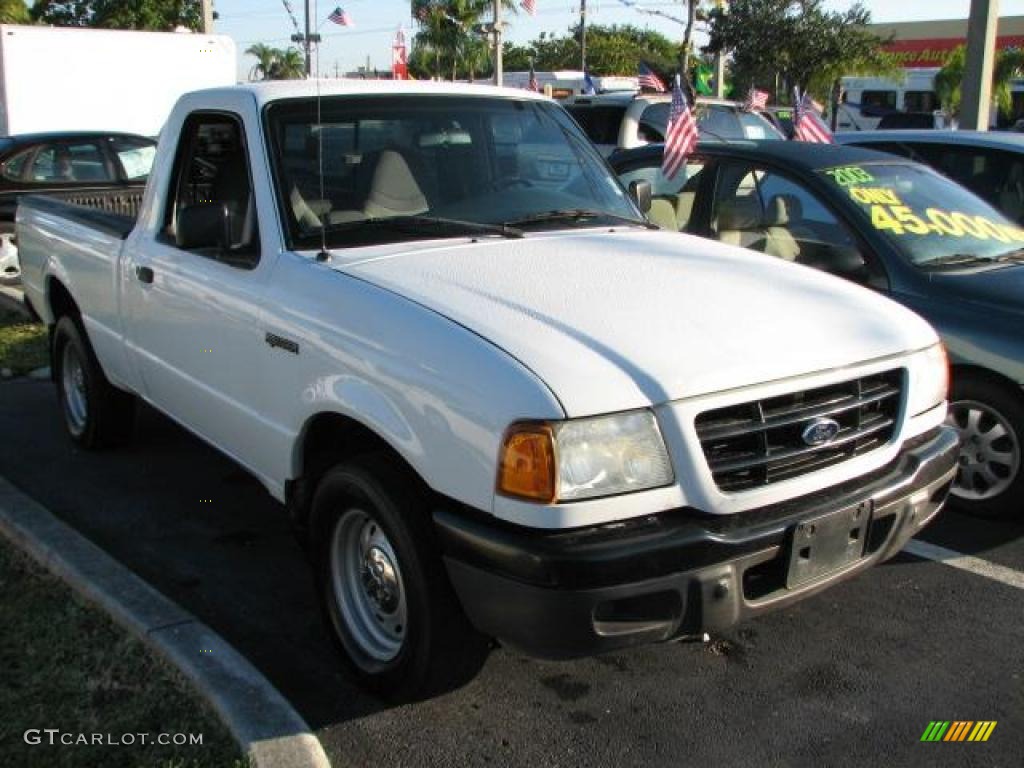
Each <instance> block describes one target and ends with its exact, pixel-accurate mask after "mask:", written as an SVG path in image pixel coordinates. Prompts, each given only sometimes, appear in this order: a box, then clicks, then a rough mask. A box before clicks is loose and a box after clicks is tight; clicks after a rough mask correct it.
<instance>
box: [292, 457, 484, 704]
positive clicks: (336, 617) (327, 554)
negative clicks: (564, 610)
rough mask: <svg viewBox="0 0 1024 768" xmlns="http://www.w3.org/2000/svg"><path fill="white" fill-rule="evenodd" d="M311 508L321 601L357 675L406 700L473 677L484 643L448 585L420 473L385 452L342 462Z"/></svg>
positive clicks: (325, 481)
mask: <svg viewBox="0 0 1024 768" xmlns="http://www.w3.org/2000/svg"><path fill="white" fill-rule="evenodd" d="M312 515H313V518H312V520H313V527H312V532H313V542H314V546H315V552H316V567H317V575H318V582H319V586H320V592H321V601H322V604H323V608H324V610H325V614H326V617H327V621H328V624H329V626H330V629H331V630H332V631H333V635H334V637H335V639H336V640H337V641H338V643H339V645H340V646H341V651H342V657H343V660H344V662H345V664H346V666H347V668H348V670H349V672H350V674H351V675H352V677H354V678H355V680H356V681H357V682H358V683H359V684H360V685H362V686H363V687H365V688H367V689H369V690H371V691H372V692H374V693H377V694H379V695H381V696H384V697H385V698H388V699H392V700H399V701H408V700H412V699H417V698H422V697H425V696H430V695H433V694H435V693H440V692H442V691H445V690H451V689H452V688H455V687H457V686H458V685H460V684H461V683H463V682H465V681H467V680H468V679H470V678H471V677H472V675H473V674H475V673H476V671H477V670H478V669H479V667H480V665H481V664H482V663H483V660H484V657H485V656H486V650H487V643H486V640H485V638H483V637H482V636H480V635H479V634H477V633H476V631H475V630H474V629H473V628H472V627H471V626H470V625H469V622H468V621H467V619H466V617H465V616H464V615H463V613H462V610H461V608H460V607H459V604H458V601H457V599H456V597H455V594H454V592H453V591H452V588H451V585H450V584H449V583H448V577H447V574H446V573H445V570H444V564H443V563H442V561H441V555H440V551H439V549H438V546H437V544H436V541H435V536H434V532H433V530H432V526H433V524H432V522H431V520H430V516H429V510H428V508H427V505H426V497H425V494H424V493H423V492H422V491H421V489H420V484H419V483H418V481H417V480H416V478H414V477H412V476H411V475H410V473H409V472H408V471H406V470H405V469H404V468H403V467H401V466H399V465H398V463H397V462H395V461H393V460H391V459H390V458H389V457H387V456H385V455H381V454H374V455H371V456H365V457H360V458H358V459H354V460H352V461H349V462H344V463H341V464H338V465H337V466H335V467H334V468H332V469H331V470H329V471H328V472H327V473H326V474H325V475H324V476H323V478H322V479H321V481H320V483H319V485H318V486H317V489H316V493H315V494H314V497H313V504H312Z"/></svg>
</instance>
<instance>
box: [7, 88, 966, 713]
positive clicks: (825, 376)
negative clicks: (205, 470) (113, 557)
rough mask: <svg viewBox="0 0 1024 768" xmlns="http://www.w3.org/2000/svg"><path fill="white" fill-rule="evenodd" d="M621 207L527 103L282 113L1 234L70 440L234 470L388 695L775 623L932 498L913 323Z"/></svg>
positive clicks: (943, 429) (940, 409)
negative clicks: (119, 210) (15, 264)
mask: <svg viewBox="0 0 1024 768" xmlns="http://www.w3.org/2000/svg"><path fill="white" fill-rule="evenodd" d="M647 200H649V190H647V189H645V188H643V187H642V186H640V187H637V188H635V189H633V190H632V194H629V193H627V192H626V191H625V190H623V189H622V187H621V186H620V185H619V184H618V183H617V181H616V180H615V178H614V177H613V176H612V174H611V173H610V171H609V170H608V169H607V167H606V165H605V164H604V162H603V161H602V160H601V157H600V155H599V154H598V153H597V152H596V151H595V149H594V148H593V147H592V146H591V145H590V144H589V143H588V142H587V141H586V138H585V137H584V136H583V134H582V133H581V132H580V130H579V128H578V127H577V126H576V124H575V123H574V122H573V121H572V120H571V118H569V116H568V115H567V114H566V112H564V111H563V109H562V108H561V107H559V106H558V105H556V104H555V103H553V102H551V101H549V100H547V99H544V98H543V97H540V96H538V95H536V94H531V93H529V92H526V91H511V90H500V89H492V88H487V87H482V86H481V87H471V86H453V85H442V84H427V83H380V82H364V81H352V82H346V81H332V82H330V83H321V84H319V85H317V84H316V83H313V82H301V83H275V84H261V85H252V86H243V87H236V88H226V89H218V90H209V91H202V92H197V93H193V94H189V95H186V96H185V97H183V98H182V99H181V101H180V102H179V103H178V105H177V107H176V108H175V109H174V111H173V113H172V115H171V117H170V120H169V122H168V124H167V126H166V128H165V129H164V131H163V132H162V135H161V139H160V146H159V151H158V155H157V160H156V163H155V166H154V170H153V173H152V175H151V177H150V181H149V185H148V187H147V189H146V192H145V197H144V199H143V203H142V208H141V212H140V214H139V216H138V219H137V220H133V219H130V218H127V217H122V216H117V215H113V214H109V213H105V212H102V211H99V210H93V209H88V208H84V207H80V206H74V205H70V204H68V203H65V202H62V201H57V200H52V199H44V198H27V199H24V200H23V202H22V205H21V206H20V207H19V209H18V215H17V227H18V237H19V240H20V243H21V258H22V261H23V271H24V276H23V280H24V284H25V292H26V295H27V299H28V301H29V302H30V304H31V306H32V307H33V308H34V309H35V310H36V311H37V312H38V314H39V315H40V316H41V317H42V318H43V319H44V321H45V322H46V323H47V324H48V325H49V326H50V328H51V331H52V353H53V373H54V379H55V382H56V385H57V390H58V394H59V400H60V404H61V407H62V409H63V414H64V421H65V423H66V425H67V429H68V431H69V432H70V435H71V437H72V439H73V440H74V441H76V442H77V443H78V444H79V445H81V446H83V447H86V448H93V447H101V446H109V445H113V444H115V443H117V442H119V441H121V440H123V439H125V438H126V437H128V435H129V433H130V429H131V425H132V415H133V411H134V403H135V399H136V398H141V399H143V400H145V401H146V402H148V403H150V404H151V405H153V406H154V407H156V408H158V409H159V410H161V411H163V412H164V413H166V414H168V415H169V416H170V417H172V418H173V419H175V420H176V421H178V422H180V423H181V424H182V425H184V426H185V427H186V428H188V429H189V430H191V431H192V432H194V433H195V434H197V435H199V436H200V437H202V438H203V439H205V440H206V441H208V442H209V443H211V444H212V445H214V446H216V447H217V448H219V449H220V450H222V451H223V452H224V453H226V454H228V455H229V456H231V457H232V458H233V459H235V460H236V461H237V462H238V463H240V464H241V465H243V466H244V467H246V468H247V469H248V470H249V471H250V472H252V473H253V474H254V475H255V476H256V477H258V478H259V479H260V481H261V482H262V483H263V484H264V485H265V486H266V488H267V489H268V491H269V492H270V493H271V494H273V496H274V497H276V498H277V499H279V500H280V501H282V502H283V503H284V504H286V505H287V510H288V513H289V514H290V516H291V519H292V520H293V522H294V524H295V525H296V527H297V529H298V530H299V531H300V532H301V533H302V535H303V537H304V541H305V542H307V543H308V547H309V550H310V552H311V555H312V559H313V562H314V564H315V568H316V571H317V574H318V577H319V583H320V585H321V589H322V593H323V605H324V608H325V610H326V615H327V617H328V619H329V623H330V626H331V627H332V629H333V631H334V633H335V635H336V637H337V639H338V640H339V642H340V645H341V649H342V651H343V656H344V658H345V659H346V661H347V663H348V664H349V666H350V668H351V670H352V673H353V674H354V675H355V677H356V678H357V679H358V680H359V681H360V682H362V683H363V684H365V685H367V686H370V687H372V688H374V689H375V690H378V691H381V692H383V693H385V694H390V695H392V696H396V697H408V696H414V695H422V694H423V693H424V692H426V691H430V690H437V689H439V688H443V687H445V686H450V685H453V684H456V683H457V682H458V680H460V679H465V676H466V675H467V674H469V673H471V672H472V671H473V669H474V668H476V667H477V666H478V665H479V663H480V661H481V659H482V654H483V653H484V651H485V649H486V647H487V643H486V642H482V639H483V638H484V637H485V636H490V637H495V638H498V639H499V640H501V641H502V642H504V643H506V644H507V645H509V646H511V647H514V648H518V649H521V650H523V651H525V652H528V653H532V654H536V655H540V656H545V657H551V658H565V657H571V656H577V655H583V654H589V653H595V652H599V651H604V650H608V649H614V648H621V647H624V646H630V645H635V644H638V643H644V642H651V641H661V640H668V639H672V638H677V637H680V636H684V635H692V634H697V633H699V632H702V631H704V630H712V629H720V628H723V627H726V626H729V625H731V624H733V623H735V622H737V621H739V620H743V619H747V618H749V617H753V616H756V615H758V614H761V613H762V612H764V611H767V610H769V609H774V608H778V607H780V606H784V605H787V604H789V603H791V602H793V601H794V600H797V599H799V598H802V597H805V596H807V595H810V594H813V593H815V592H818V591H820V590H821V589H823V588H825V587H827V586H830V585H831V584H833V583H835V582H836V581H838V580H840V579H843V578H845V577H848V576H851V575H853V574H855V573H857V572H859V571H862V570H864V569H865V568H866V567H868V566H870V565H872V564H874V563H877V562H879V561H881V560H884V559H885V558H887V557H890V556H892V555H893V554H895V553H896V552H897V551H899V549H900V548H901V547H902V546H903V544H904V542H906V540H907V539H908V538H909V537H910V536H911V535H913V534H914V533H915V532H916V531H917V530H919V529H920V528H921V526H923V525H924V524H925V523H927V522H928V521H929V520H930V519H931V518H932V516H933V515H935V513H936V512H937V511H938V510H939V508H940V507H941V506H942V504H943V502H944V500H945V498H946V493H947V491H948V490H949V487H950V484H951V482H952V479H953V476H954V469H955V462H956V457H957V448H958V443H957V440H958V438H957V435H956V433H955V431H954V430H953V429H952V428H950V427H947V426H944V419H945V417H946V402H945V398H946V386H947V383H946V379H947V372H946V361H945V356H944V352H943V349H942V347H941V346H940V345H939V343H938V338H937V336H936V334H935V333H934V331H933V330H932V329H931V328H930V327H929V326H928V325H927V324H926V323H925V322H924V321H922V320H921V319H919V318H918V317H917V316H916V315H914V314H912V313H911V312H909V311H907V310H905V309H903V308H901V307H900V306H897V305H896V304H894V303H892V302H890V301H888V300H886V299H884V298H882V297H881V296H878V295H876V294H874V293H872V292H870V291H867V290H865V289H862V288H859V287H856V286H853V285H851V284H850V283H848V282H845V281H840V280H838V279H834V278H832V277H829V276H827V275H824V274H821V273H819V272H816V271H814V270H811V269H806V268H803V267H800V266H795V265H791V264H786V263H780V262H779V261H778V260H777V259H773V258H771V257H767V256H763V255H760V254H755V253H752V252H749V251H743V250H739V249H736V248H732V247H727V246H723V245H719V244H715V243H711V242H708V241H706V240H700V239H696V238H691V237H688V236H685V235H677V234H667V233H663V232H658V231H652V229H651V227H650V225H649V224H647V223H646V221H645V219H644V217H643V215H642V213H641V209H643V208H644V206H645V203H646V202H647ZM282 620H287V617H282Z"/></svg>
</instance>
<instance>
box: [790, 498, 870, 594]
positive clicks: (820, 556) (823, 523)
mask: <svg viewBox="0 0 1024 768" xmlns="http://www.w3.org/2000/svg"><path fill="white" fill-rule="evenodd" d="M872 506H873V505H872V503H871V502H870V501H865V502H861V503H860V504H856V505H854V506H851V507H846V508H844V509H840V510H839V511H837V512H828V513H826V514H824V515H818V516H817V517H811V518H808V519H807V520H804V521H802V522H800V523H798V524H797V525H796V527H795V528H793V532H792V537H791V543H790V550H789V572H788V574H787V576H786V587H787V588H789V589H792V588H794V587H798V586H800V585H802V584H806V583H808V582H811V581H815V580H816V579H819V578H821V577H822V576H826V575H828V574H830V573H833V572H835V571H838V570H841V569H842V568H844V567H846V566H847V565H849V564H850V563H853V562H855V561H857V560H859V559H860V558H861V557H863V556H864V547H865V545H866V543H867V539H868V532H869V530H870V528H871V512H872Z"/></svg>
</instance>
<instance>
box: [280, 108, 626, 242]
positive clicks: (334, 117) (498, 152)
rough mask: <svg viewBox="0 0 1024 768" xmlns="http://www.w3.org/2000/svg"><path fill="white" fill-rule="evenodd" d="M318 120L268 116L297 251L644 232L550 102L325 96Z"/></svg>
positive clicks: (289, 112) (287, 111)
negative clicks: (575, 229) (560, 231)
mask: <svg viewBox="0 0 1024 768" xmlns="http://www.w3.org/2000/svg"><path fill="white" fill-rule="evenodd" d="M317 116H318V109H317V104H316V102H315V100H299V101H287V102H279V103H277V104H274V105H272V106H271V107H270V108H269V110H268V113H267V120H268V128H269V137H270V139H269V140H270V144H271V154H272V157H273V158H274V166H275V170H276V174H277V192H278V197H279V201H280V205H281V208H282V211H283V213H284V216H285V219H286V220H287V222H288V228H289V232H290V235H291V240H292V242H293V244H294V246H295V247H298V248H303V247H316V246H317V245H319V244H320V240H321V237H323V238H324V239H325V240H326V244H327V246H328V247H331V248H345V247H349V246H357V245H367V244H370V243H381V242H393V241H399V240H408V239H417V238H420V239H423V238H433V237H446V236H448V237H451V236H483V235H494V236H506V237H509V236H518V235H519V234H521V230H523V229H529V228H534V229H540V228H551V227H555V226H558V227H572V226H593V225H595V224H602V225H603V224H623V223H626V224H636V225H638V226H640V225H643V224H644V220H643V217H642V216H641V215H640V213H639V212H638V211H637V209H636V207H635V206H634V205H633V203H632V202H631V201H630V199H629V197H628V196H627V195H626V194H625V192H624V191H623V189H622V187H621V186H620V185H619V183H618V181H617V180H616V179H615V178H614V176H612V175H611V173H610V172H609V171H608V170H607V167H606V166H605V164H604V162H603V160H602V159H601V157H600V156H599V155H598V154H597V152H596V151H595V150H594V149H593V148H592V147H591V146H590V144H589V142H588V141H587V140H586V138H585V137H584V136H583V134H582V133H581V132H580V130H579V128H578V127H577V126H576V124H575V123H574V122H573V121H572V119H571V118H570V117H569V116H568V115H567V114H566V113H565V112H564V111H563V110H562V109H561V107H559V106H557V105H555V104H553V103H550V102H546V101H536V100H528V99H522V100H519V99H512V98H507V97H505V98H491V97H464V96H438V95H431V96H416V95H411V96H410V95H404V96H368V97H345V98H338V97H327V98H324V99H323V100H322V102H321V104H320V107H319V119H318V117H317ZM558 212H573V214H574V215H553V214H555V213H558ZM580 212H583V213H584V214H585V215H577V214H580ZM432 220H436V221H432ZM433 224H436V225H433ZM510 224H514V225H515V229H510V228H509V225H510Z"/></svg>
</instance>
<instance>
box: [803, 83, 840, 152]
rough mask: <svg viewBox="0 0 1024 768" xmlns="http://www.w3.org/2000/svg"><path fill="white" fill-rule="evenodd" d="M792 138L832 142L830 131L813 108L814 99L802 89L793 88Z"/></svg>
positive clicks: (813, 141) (818, 142) (814, 141)
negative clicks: (802, 91) (801, 90)
mask: <svg viewBox="0 0 1024 768" xmlns="http://www.w3.org/2000/svg"><path fill="white" fill-rule="evenodd" d="M793 104H794V105H795V106H794V108H793V138H794V139H796V140H797V141H809V142H812V143H815V144H834V143H835V140H834V139H833V138H832V132H831V131H830V130H829V129H828V126H827V125H825V123H824V121H823V120H822V119H821V118H820V117H819V116H818V113H817V112H816V111H815V109H814V100H813V99H812V98H811V95H810V94H809V93H807V91H804V93H803V95H802V96H801V95H800V89H799V88H795V89H793Z"/></svg>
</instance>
